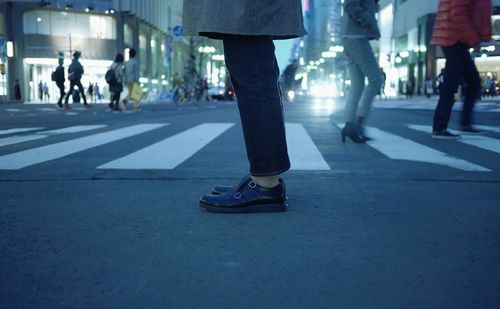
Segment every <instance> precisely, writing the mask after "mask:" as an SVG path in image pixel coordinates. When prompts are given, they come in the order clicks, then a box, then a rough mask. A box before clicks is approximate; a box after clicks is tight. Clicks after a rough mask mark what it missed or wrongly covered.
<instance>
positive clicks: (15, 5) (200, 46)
mask: <svg viewBox="0 0 500 309" xmlns="http://www.w3.org/2000/svg"><path fill="white" fill-rule="evenodd" d="M181 25H182V1H177V0H166V1H165V0H148V1H138V0H72V1H62V0H52V1H0V101H9V100H13V99H14V93H13V91H12V89H13V85H14V83H15V81H16V80H19V84H20V86H21V93H22V101H38V100H39V99H40V91H39V85H40V84H42V85H43V84H45V83H46V84H47V85H48V88H49V93H50V97H51V98H55V97H57V96H58V92H57V88H56V86H55V85H54V83H53V82H52V81H51V73H52V71H54V69H55V68H56V66H57V62H58V58H60V57H63V58H64V63H65V66H66V68H67V66H68V65H69V63H70V61H71V55H72V54H73V52H74V51H80V52H81V53H82V59H81V63H82V65H83V66H84V69H85V74H84V76H83V78H82V83H83V85H84V86H85V87H87V86H88V85H90V84H91V83H92V84H94V83H97V84H98V85H99V88H100V89H102V90H104V91H103V94H104V95H106V89H107V84H106V83H105V81H104V74H105V72H106V71H107V69H108V67H109V65H110V64H111V62H112V60H113V59H114V57H115V55H116V54H117V53H118V52H121V53H123V54H124V55H125V58H126V59H127V57H128V51H129V50H130V48H134V49H135V50H136V51H137V56H136V57H137V58H138V60H139V62H140V70H141V80H140V81H141V85H142V86H143V91H144V92H146V93H148V97H151V99H152V100H153V99H158V97H159V96H161V95H163V94H165V93H166V92H168V89H169V88H171V81H172V78H173V77H174V76H175V75H176V73H177V74H179V75H181V76H182V75H183V74H184V64H185V63H186V62H187V59H188V58H189V56H190V55H191V54H193V55H195V56H197V58H198V59H199V62H198V65H199V72H200V74H203V75H208V74H210V77H211V78H210V79H211V80H213V81H216V80H215V79H216V78H212V75H214V74H215V72H216V71H220V72H223V71H224V70H223V69H222V68H221V67H222V65H221V63H222V62H223V58H222V59H221V57H220V54H221V51H220V50H221V48H220V46H219V45H218V44H217V43H216V42H209V41H208V40H206V39H203V38H194V39H193V38H185V37H183V36H182V27H181ZM214 46H215V47H214ZM216 77H218V75H217V76H216ZM51 101H54V100H51Z"/></svg>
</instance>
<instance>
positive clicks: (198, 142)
mask: <svg viewBox="0 0 500 309" xmlns="http://www.w3.org/2000/svg"><path fill="white" fill-rule="evenodd" d="M232 126H234V123H205V124H201V125H199V126H196V127H194V128H191V129H189V130H186V131H184V132H181V133H179V134H176V135H174V136H171V137H169V138H166V139H164V140H162V141H160V142H158V143H155V144H153V145H151V146H148V147H146V148H143V149H141V150H138V151H136V152H134V153H131V154H130V155H128V156H125V157H122V158H119V159H117V160H114V161H111V162H108V163H106V164H103V165H101V166H99V167H98V168H99V169H174V168H176V167H177V166H179V165H180V164H181V163H182V162H184V161H186V160H187V159H189V158H190V157H192V156H193V155H194V154H195V153H196V152H197V151H199V150H200V149H201V148H203V147H205V146H206V145H207V144H208V143H210V142H211V141H212V140H214V139H215V138H217V137H218V136H219V135H221V134H222V133H224V132H225V131H227V130H228V129H229V128H231V127H232Z"/></svg>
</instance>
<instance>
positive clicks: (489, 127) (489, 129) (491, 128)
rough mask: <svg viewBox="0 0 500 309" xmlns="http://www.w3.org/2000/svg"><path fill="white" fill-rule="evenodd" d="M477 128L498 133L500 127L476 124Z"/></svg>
mask: <svg viewBox="0 0 500 309" xmlns="http://www.w3.org/2000/svg"><path fill="white" fill-rule="evenodd" d="M477 127H478V128H479V129H481V130H485V131H491V132H495V133H500V128H499V127H492V126H479V125H478V126H477Z"/></svg>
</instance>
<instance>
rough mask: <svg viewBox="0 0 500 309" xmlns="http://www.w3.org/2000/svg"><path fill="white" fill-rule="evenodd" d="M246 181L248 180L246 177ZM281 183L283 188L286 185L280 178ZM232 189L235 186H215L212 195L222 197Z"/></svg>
mask: <svg viewBox="0 0 500 309" xmlns="http://www.w3.org/2000/svg"><path fill="white" fill-rule="evenodd" d="M247 177H248V176H247ZM245 179H246V177H245ZM279 181H280V184H283V186H284V185H285V183H284V182H283V179H281V178H280V180H279ZM232 188H233V186H223V185H218V186H215V187H213V188H212V194H213V195H221V194H224V193H226V192H228V191H229V190H231V189H232Z"/></svg>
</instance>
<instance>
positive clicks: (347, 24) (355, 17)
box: [342, 0, 380, 40]
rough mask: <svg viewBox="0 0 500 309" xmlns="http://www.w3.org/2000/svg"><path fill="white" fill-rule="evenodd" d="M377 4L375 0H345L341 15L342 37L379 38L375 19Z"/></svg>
mask: <svg viewBox="0 0 500 309" xmlns="http://www.w3.org/2000/svg"><path fill="white" fill-rule="evenodd" d="M378 9H379V8H378V4H376V3H375V0H345V1H344V16H343V17H342V36H343V37H365V38H367V39H369V40H372V39H378V38H380V31H379V29H378V24H377V19H376V18H375V14H376V13H377V12H378Z"/></svg>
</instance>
